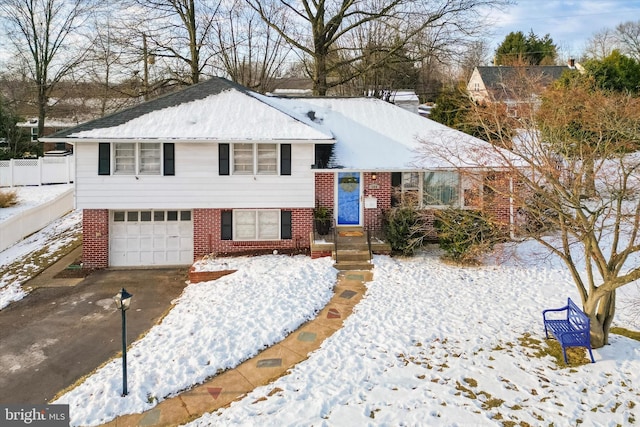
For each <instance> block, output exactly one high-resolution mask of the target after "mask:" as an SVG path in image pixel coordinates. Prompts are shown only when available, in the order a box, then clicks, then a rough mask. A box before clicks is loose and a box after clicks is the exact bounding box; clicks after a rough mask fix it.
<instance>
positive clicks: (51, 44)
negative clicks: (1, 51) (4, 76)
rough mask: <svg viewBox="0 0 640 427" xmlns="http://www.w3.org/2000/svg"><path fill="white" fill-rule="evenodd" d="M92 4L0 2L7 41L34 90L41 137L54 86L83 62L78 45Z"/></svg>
mask: <svg viewBox="0 0 640 427" xmlns="http://www.w3.org/2000/svg"><path fill="white" fill-rule="evenodd" d="M92 7H93V2H91V1H85V0H71V1H70V0H3V1H2V2H1V3H0V11H1V12H2V15H3V18H4V19H3V23H4V25H5V28H6V31H7V34H8V37H9V40H10V41H11V43H12V45H13V47H14V49H15V53H16V55H17V57H18V59H19V61H20V65H21V66H22V67H24V69H25V70H26V72H27V74H28V77H29V78H30V79H31V80H32V81H33V83H34V84H35V86H36V90H37V106H38V135H39V136H40V135H42V132H43V130H44V124H45V123H44V122H45V117H46V112H47V106H48V102H49V96H50V94H51V91H52V89H53V88H54V87H55V85H56V84H57V83H58V82H59V81H60V80H61V79H63V78H65V77H68V76H70V74H71V73H72V72H73V70H74V69H75V68H76V67H77V66H78V64H79V63H80V61H81V60H82V59H83V57H84V55H85V53H86V48H84V47H82V44H81V43H77V42H78V41H79V33H80V28H81V26H82V25H83V24H84V23H85V20H86V18H87V17H88V14H89V12H90V10H91V8H92Z"/></svg>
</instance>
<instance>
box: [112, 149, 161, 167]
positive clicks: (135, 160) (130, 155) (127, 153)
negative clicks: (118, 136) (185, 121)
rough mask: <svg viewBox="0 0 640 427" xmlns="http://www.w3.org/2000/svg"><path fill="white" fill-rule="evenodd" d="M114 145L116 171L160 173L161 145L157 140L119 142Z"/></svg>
mask: <svg viewBox="0 0 640 427" xmlns="http://www.w3.org/2000/svg"><path fill="white" fill-rule="evenodd" d="M113 145H114V173H115V174H119V175H137V174H139V175H160V169H161V156H162V155H161V146H160V143H157V142H138V143H135V142H118V143H115V144H113Z"/></svg>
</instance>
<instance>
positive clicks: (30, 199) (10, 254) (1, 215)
mask: <svg viewBox="0 0 640 427" xmlns="http://www.w3.org/2000/svg"><path fill="white" fill-rule="evenodd" d="M70 188H73V184H60V185H43V186H38V187H15V188H12V189H6V188H3V189H2V190H3V191H11V190H14V191H16V193H17V195H18V203H17V204H16V205H15V206H12V207H9V208H2V209H0V222H1V221H3V220H6V219H8V218H10V217H12V216H14V215H19V214H20V212H23V211H25V210H27V209H30V208H32V207H35V206H37V205H39V204H42V203H45V202H47V201H49V200H52V199H54V198H55V197H57V196H59V195H60V194H62V193H64V192H65V191H67V190H69V189H70ZM81 221H82V213H81V212H80V211H74V212H71V213H69V214H68V215H65V216H64V217H62V218H59V219H58V220H56V221H53V222H52V223H51V224H49V225H48V226H47V227H45V228H43V229H42V230H40V231H38V232H37V233H34V234H32V235H31V236H29V237H27V238H25V239H23V240H21V241H20V242H18V243H16V244H15V245H13V246H11V247H9V248H7V249H5V250H4V251H1V252H0V271H1V272H2V273H1V274H0V310H2V309H3V308H4V307H6V306H7V305H9V304H10V303H11V302H13V301H18V300H20V299H22V298H24V297H25V296H26V295H27V292H26V290H25V289H23V288H22V284H23V283H25V282H26V281H27V280H29V279H30V278H31V277H33V275H34V274H36V273H37V271H38V266H36V265H35V264H34V261H36V260H34V259H33V258H32V256H33V254H34V253H37V256H38V258H40V259H41V260H45V259H47V258H51V261H52V262H53V261H55V260H56V259H55V257H57V256H58V255H56V251H58V250H59V249H61V248H64V247H65V246H67V245H69V244H70V243H71V242H72V241H73V240H75V239H77V237H78V233H79V228H80V222H81Z"/></svg>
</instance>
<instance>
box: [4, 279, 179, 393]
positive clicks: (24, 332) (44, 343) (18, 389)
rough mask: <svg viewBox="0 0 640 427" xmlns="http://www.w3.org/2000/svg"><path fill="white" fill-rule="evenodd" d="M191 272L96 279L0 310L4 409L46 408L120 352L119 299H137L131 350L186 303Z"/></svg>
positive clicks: (43, 291)
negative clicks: (179, 302) (121, 294)
mask: <svg viewBox="0 0 640 427" xmlns="http://www.w3.org/2000/svg"><path fill="white" fill-rule="evenodd" d="M186 280H187V269H186V268H168V269H144V270H102V271H96V272H94V273H92V274H90V275H89V276H88V277H86V278H85V279H84V280H83V281H81V282H80V283H78V284H76V285H75V286H63V287H46V288H37V289H35V290H34V291H32V292H31V293H30V294H29V295H28V296H27V297H26V298H24V299H22V300H21V301H18V302H15V303H12V304H11V305H10V306H9V307H6V308H5V309H3V310H0V372H1V373H2V374H1V375H0V403H3V404H44V403H47V402H48V401H49V400H51V399H52V398H53V397H54V396H55V395H56V393H58V391H60V390H62V389H64V388H66V387H68V386H69V385H71V384H73V383H74V382H75V381H77V380H78V379H79V378H81V377H83V376H84V375H87V374H88V373H90V372H91V371H92V370H94V369H95V368H97V367H98V366H100V365H101V364H102V363H104V362H105V361H107V360H109V359H110V358H112V357H113V356H115V355H116V354H117V353H118V352H119V351H120V350H121V348H122V323H121V322H122V321H121V313H120V311H118V310H116V308H115V304H114V302H113V296H114V295H115V294H116V293H118V291H119V290H120V289H121V288H123V287H124V288H126V289H127V291H128V292H129V293H131V294H133V298H132V300H131V308H130V309H129V311H127V337H128V342H129V343H131V342H132V341H133V340H134V339H135V338H137V337H138V336H139V335H140V334H142V333H143V332H145V331H147V330H148V329H149V328H151V327H152V326H153V325H154V324H156V322H158V320H159V319H160V318H161V317H162V316H163V315H164V314H165V313H166V312H167V310H168V309H169V308H170V307H171V301H172V300H174V299H175V298H176V297H178V296H179V295H180V293H181V292H182V289H183V288H184V287H185V281H186Z"/></svg>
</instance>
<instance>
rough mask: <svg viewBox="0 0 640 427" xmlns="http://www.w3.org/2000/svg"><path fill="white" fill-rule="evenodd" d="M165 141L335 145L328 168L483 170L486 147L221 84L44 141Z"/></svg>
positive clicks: (323, 104)
mask: <svg viewBox="0 0 640 427" xmlns="http://www.w3.org/2000/svg"><path fill="white" fill-rule="evenodd" d="M100 139H105V140H117V139H145V140H148V139H161V140H175V141H189V140H197V141H206V140H212V141H218V140H225V141H227V140H231V141H233V140H245V141H246V140H256V141H265V140H295V141H309V142H312V143H318V142H326V143H335V145H334V155H333V157H332V161H331V166H332V167H341V168H345V169H354V170H411V169H413V170H416V169H425V168H447V167H449V168H451V167H453V166H468V167H473V166H486V164H482V161H481V157H482V156H480V154H479V153H480V152H482V153H486V151H487V147H488V144H487V143H485V142H484V141H482V140H479V139H477V138H474V137H472V136H469V135H467V134H464V133H462V132H459V131H456V130H454V129H451V128H448V127H446V126H444V125H442V124H439V123H437V122H434V121H432V120H429V119H426V118H424V117H421V116H419V115H418V114H414V113H411V112H408V111H406V110H404V109H402V108H400V107H397V106H395V105H393V104H390V103H388V102H385V101H382V100H379V99H375V98H326V97H325V98H309V97H305V98H277V97H271V96H265V95H260V94H258V93H256V92H253V91H251V90H249V89H247V88H245V87H243V86H240V85H238V84H235V83H233V82H230V81H228V80H225V79H222V78H213V79H211V80H208V81H206V82H203V83H200V84H197V85H193V86H190V87H188V88H186V89H183V90H181V91H179V92H175V93H173V94H169V95H167V96H164V97H161V98H158V99H155V100H152V101H149V102H146V103H143V104H140V105H137V106H134V107H132V108H129V109H127V110H123V111H121V112H119V113H115V114H113V115H111V116H107V117H104V118H101V119H97V120H94V121H91V122H88V123H85V124H82V125H80V126H77V127H75V128H72V129H68V130H65V131H61V132H58V133H56V134H54V135H51V136H49V137H48V138H43V140H44V141H47V140H50V141H51V142H58V141H61V140H64V141H68V142H74V141H82V140H91V141H95V140H100Z"/></svg>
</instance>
